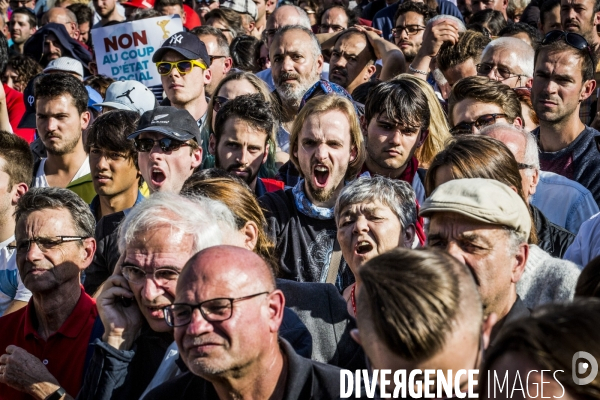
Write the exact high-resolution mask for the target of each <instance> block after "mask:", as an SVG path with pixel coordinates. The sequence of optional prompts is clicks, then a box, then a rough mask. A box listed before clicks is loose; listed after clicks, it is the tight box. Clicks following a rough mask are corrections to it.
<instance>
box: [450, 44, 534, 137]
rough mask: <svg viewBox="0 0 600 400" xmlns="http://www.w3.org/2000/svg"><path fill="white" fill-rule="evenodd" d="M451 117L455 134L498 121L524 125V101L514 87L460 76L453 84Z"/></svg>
mask: <svg viewBox="0 0 600 400" xmlns="http://www.w3.org/2000/svg"><path fill="white" fill-rule="evenodd" d="M517 40H519V39H517ZM448 117H449V120H450V125H451V126H452V128H451V129H450V133H451V134H452V135H462V134H470V133H477V132H479V130H480V129H481V128H483V127H484V126H487V125H493V124H495V123H496V122H505V123H509V124H513V125H514V126H517V127H522V126H523V114H522V111H521V103H520V102H519V98H518V97H517V94H516V93H515V92H514V90H512V89H511V88H510V87H508V86H507V85H504V84H502V83H500V82H496V81H492V80H490V79H489V78H487V77H483V76H470V77H468V78H464V79H461V80H460V81H458V82H457V83H456V84H455V85H454V86H453V87H452V91H451V92H450V97H449V98H448Z"/></svg>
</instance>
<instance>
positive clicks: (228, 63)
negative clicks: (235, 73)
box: [223, 57, 233, 73]
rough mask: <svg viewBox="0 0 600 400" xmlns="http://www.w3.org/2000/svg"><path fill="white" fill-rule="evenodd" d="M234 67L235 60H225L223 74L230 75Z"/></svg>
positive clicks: (229, 58) (228, 58)
mask: <svg viewBox="0 0 600 400" xmlns="http://www.w3.org/2000/svg"><path fill="white" fill-rule="evenodd" d="M232 67H233V58H231V57H227V58H225V61H223V72H224V73H228V72H229V71H231V68H232Z"/></svg>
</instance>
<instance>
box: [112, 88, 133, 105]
mask: <svg viewBox="0 0 600 400" xmlns="http://www.w3.org/2000/svg"><path fill="white" fill-rule="evenodd" d="M134 90H135V87H132V88H131V89H129V90H127V91H126V92H124V93H123V94H121V95H119V96H117V97H115V99H118V98H119V97H127V98H128V99H129V102H130V103H131V104H134V101H133V100H131V97H129V93H131V92H133V91H134Z"/></svg>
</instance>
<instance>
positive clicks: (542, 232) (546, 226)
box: [529, 204, 575, 258]
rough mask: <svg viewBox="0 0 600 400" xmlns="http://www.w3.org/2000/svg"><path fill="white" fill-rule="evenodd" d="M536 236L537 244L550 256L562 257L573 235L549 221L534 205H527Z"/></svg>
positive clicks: (573, 237) (571, 241)
mask: <svg viewBox="0 0 600 400" xmlns="http://www.w3.org/2000/svg"><path fill="white" fill-rule="evenodd" d="M529 207H530V208H531V214H532V215H533V222H534V224H535V230H536V232H537V236H538V246H539V247H540V248H541V249H542V250H544V251H545V252H546V253H548V254H550V255H551V256H552V257H557V258H562V257H563V255H564V254H565V252H566V251H567V248H568V247H569V246H570V245H571V243H573V240H575V235H574V234H572V233H571V232H569V231H568V230H566V229H564V228H561V227H560V226H558V225H556V224H553V223H552V222H550V220H549V219H548V218H546V216H545V215H544V214H543V213H542V212H541V211H540V210H539V209H538V208H537V207H535V206H532V205H531V204H530V205H529Z"/></svg>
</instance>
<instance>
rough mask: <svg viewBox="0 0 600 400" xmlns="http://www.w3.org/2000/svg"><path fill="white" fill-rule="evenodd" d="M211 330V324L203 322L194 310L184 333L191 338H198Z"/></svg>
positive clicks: (201, 317)
mask: <svg viewBox="0 0 600 400" xmlns="http://www.w3.org/2000/svg"><path fill="white" fill-rule="evenodd" d="M212 330H213V326H212V324H211V323H210V322H208V321H207V320H205V319H204V317H203V316H202V313H201V312H200V310H199V309H197V308H196V309H195V310H194V311H193V312H192V320H191V321H190V323H189V324H188V325H187V329H186V333H187V334H189V335H191V336H198V335H201V334H203V333H206V332H210V331H212Z"/></svg>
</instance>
